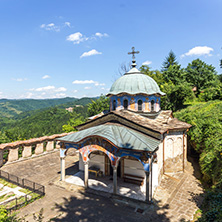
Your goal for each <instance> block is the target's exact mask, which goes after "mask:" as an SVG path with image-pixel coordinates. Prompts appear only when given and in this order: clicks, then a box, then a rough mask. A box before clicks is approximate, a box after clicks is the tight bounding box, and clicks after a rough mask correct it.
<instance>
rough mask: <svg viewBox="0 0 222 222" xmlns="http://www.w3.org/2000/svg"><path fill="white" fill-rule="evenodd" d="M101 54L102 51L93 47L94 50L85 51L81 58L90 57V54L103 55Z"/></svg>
mask: <svg viewBox="0 0 222 222" xmlns="http://www.w3.org/2000/svg"><path fill="white" fill-rule="evenodd" d="M101 54H102V52H98V51H97V50H95V49H92V50H90V51H88V52H84V53H83V54H82V55H81V56H80V58H83V57H88V56H93V55H101Z"/></svg>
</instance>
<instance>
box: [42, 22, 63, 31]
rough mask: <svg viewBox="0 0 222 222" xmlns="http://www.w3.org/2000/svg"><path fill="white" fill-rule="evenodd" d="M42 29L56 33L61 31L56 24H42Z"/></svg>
mask: <svg viewBox="0 0 222 222" xmlns="http://www.w3.org/2000/svg"><path fill="white" fill-rule="evenodd" d="M40 28H41V29H45V30H47V31H55V32H59V31H60V27H59V26H57V25H55V24H54V23H49V24H42V25H40Z"/></svg>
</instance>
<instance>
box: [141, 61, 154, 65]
mask: <svg viewBox="0 0 222 222" xmlns="http://www.w3.org/2000/svg"><path fill="white" fill-rule="evenodd" d="M151 63H152V62H151V61H149V60H147V61H145V62H143V63H142V65H144V66H148V65H150V64H151Z"/></svg>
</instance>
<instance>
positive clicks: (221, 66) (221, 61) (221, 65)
mask: <svg viewBox="0 0 222 222" xmlns="http://www.w3.org/2000/svg"><path fill="white" fill-rule="evenodd" d="M220 68H221V69H222V59H221V60H220Z"/></svg>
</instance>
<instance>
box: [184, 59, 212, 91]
mask: <svg viewBox="0 0 222 222" xmlns="http://www.w3.org/2000/svg"><path fill="white" fill-rule="evenodd" d="M185 78H186V81H187V82H188V83H191V84H192V86H193V87H195V86H196V87H197V95H199V94H200V92H201V90H203V89H205V88H206V87H209V86H210V85H212V82H213V81H214V80H215V79H216V71H215V67H213V66H212V65H207V64H206V63H205V62H203V61H202V60H200V59H196V60H193V61H192V62H191V63H189V64H188V66H187V68H186V73H185Z"/></svg>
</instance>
